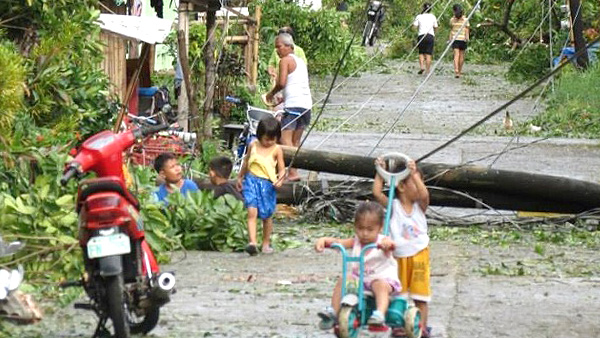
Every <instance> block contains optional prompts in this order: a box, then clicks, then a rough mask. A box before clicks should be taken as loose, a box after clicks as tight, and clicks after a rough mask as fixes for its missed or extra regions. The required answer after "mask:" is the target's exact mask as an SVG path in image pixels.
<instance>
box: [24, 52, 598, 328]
mask: <svg viewBox="0 0 600 338" xmlns="http://www.w3.org/2000/svg"><path fill="white" fill-rule="evenodd" d="M503 71H504V68H503V67H502V66H472V65H469V64H467V65H466V66H465V74H466V75H465V76H464V77H463V78H462V79H454V78H453V76H452V68H451V65H450V64H443V69H440V71H439V72H437V73H436V74H435V75H434V76H433V77H432V78H431V80H430V84H428V85H427V86H426V87H425V88H424V91H423V93H422V94H421V95H419V96H418V97H417V98H416V99H415V101H414V103H413V104H412V105H411V107H410V108H409V109H407V110H406V112H405V113H404V115H403V117H402V118H401V119H400V121H399V124H398V127H397V128H396V129H395V131H394V133H393V134H392V135H390V136H389V137H387V138H386V139H385V140H384V142H383V143H382V144H381V146H380V147H378V148H377V149H376V150H375V154H378V153H384V152H386V151H390V150H395V151H402V152H405V153H407V154H409V155H410V156H413V157H418V156H421V155H423V154H425V153H426V152H427V151H429V150H431V149H433V148H434V147H436V146H438V145H439V144H441V143H443V142H444V141H445V140H447V139H449V138H450V137H452V136H454V135H455V134H456V133H458V132H459V131H460V130H462V129H464V128H465V127H467V126H468V125H470V124H471V123H473V122H475V121H476V120H477V119H479V118H481V117H482V116H485V115H486V114H488V113H489V112H491V111H492V110H493V109H494V108H496V107H498V106H499V105H501V104H502V103H504V102H505V101H506V100H508V99H509V98H510V97H511V96H512V95H514V94H516V93H517V92H518V91H519V90H520V89H521V86H515V85H513V84H509V83H507V82H506V81H505V80H504V79H503V77H502V72H503ZM422 79H423V77H422V76H418V75H416V68H415V67H414V65H407V66H403V67H402V68H401V67H400V64H399V63H396V62H392V63H390V64H388V66H387V67H386V69H385V73H380V74H366V75H364V76H361V77H358V78H353V79H350V80H349V81H348V82H347V84H346V85H345V86H344V87H343V88H341V89H339V90H338V91H336V92H335V93H334V95H333V96H332V97H331V99H330V102H329V103H330V106H329V107H330V108H328V109H327V110H326V112H325V114H324V115H323V122H322V123H321V124H320V126H319V130H318V132H315V133H314V134H312V135H311V137H309V139H308V141H307V143H306V147H307V148H309V149H314V148H316V147H317V145H319V143H320V142H321V141H322V140H323V139H324V138H325V137H327V135H328V132H329V131H331V130H333V129H335V128H336V127H337V125H338V124H339V122H341V121H342V120H343V119H345V118H346V117H347V116H350V115H352V114H353V113H354V112H356V111H357V110H358V108H359V107H360V106H361V105H363V103H365V102H366V101H367V100H368V99H369V97H370V96H371V94H372V93H375V92H376V91H377V90H378V89H379V87H380V86H381V84H383V83H386V81H388V80H389V81H388V82H387V84H386V85H385V86H384V87H383V88H382V90H381V91H380V92H379V93H378V94H377V95H374V96H373V98H372V100H371V101H370V102H369V103H367V104H365V107H366V108H365V109H364V111H363V112H362V113H361V114H359V116H360V117H359V118H355V119H353V120H351V121H352V122H351V123H350V125H349V126H348V127H344V128H341V129H340V130H341V131H343V132H344V133H341V134H336V135H335V136H334V137H332V138H331V139H330V140H328V141H327V142H326V144H325V145H323V146H321V147H320V149H326V150H331V151H341V152H350V153H355V154H366V153H368V152H370V151H371V150H372V149H373V147H374V145H375V143H376V142H377V141H378V139H379V137H380V135H381V133H382V132H383V131H384V130H385V129H386V127H387V126H389V125H390V121H391V120H393V119H394V118H395V117H396V116H397V114H398V113H399V112H401V111H402V110H403V109H404V106H405V103H406V102H407V101H408V100H409V98H410V96H411V95H412V93H413V92H414V90H415V88H416V87H417V86H418V84H419V81H420V80H422ZM327 84H328V78H325V79H313V80H312V87H313V89H314V91H315V93H314V97H315V98H317V99H318V98H320V97H322V95H323V93H324V92H325V90H326V88H327V87H326V86H327ZM534 100H535V97H531V98H528V99H525V100H523V101H520V102H518V104H517V105H516V106H514V107H512V108H509V111H510V112H511V115H512V118H513V119H514V120H515V121H516V122H518V121H524V120H526V119H527V118H528V117H530V116H532V115H533V114H534V112H535V109H534V108H533V103H534ZM316 112H318V109H316ZM315 115H316V113H315ZM315 115H313V118H314V116H315ZM496 134H498V135H496ZM532 142H533V143H532ZM530 143H531V145H528V144H530ZM526 145H528V146H526ZM507 146H508V147H512V146H524V147H519V148H518V149H515V150H514V151H511V152H509V153H508V154H506V155H504V156H502V157H498V158H496V157H490V158H486V159H483V160H479V161H476V162H475V163H478V164H484V165H492V164H493V165H494V167H496V168H499V169H509V170H522V171H528V172H537V173H544V174H552V175H560V176H568V177H572V178H578V179H584V180H588V181H592V182H598V181H600V173H599V172H598V170H597V168H598V166H599V165H600V147H598V142H597V141H595V140H594V141H589V140H562V139H551V140H544V141H540V140H539V139H537V138H535V137H530V138H514V139H513V138H512V137H511V135H510V133H509V134H506V133H505V132H504V130H503V127H502V116H497V117H495V118H493V119H492V120H490V121H489V122H488V123H486V124H485V126H484V127H483V128H481V129H479V130H478V131H477V132H476V133H475V134H472V135H470V136H469V137H466V138H464V139H462V140H461V141H460V142H458V143H457V144H455V145H453V146H452V147H450V148H448V149H446V150H444V151H442V152H440V153H439V154H436V155H435V156H434V157H432V158H431V159H430V161H431V162H443V163H465V162H467V161H471V160H477V159H479V158H481V157H485V156H487V155H490V154H491V153H495V152H502V151H503V150H504V149H506V147H507ZM278 226H279V227H281V226H282V225H281V222H276V227H278ZM313 236H314V234H311V233H308V232H307V233H302V232H301V233H300V238H301V239H302V241H303V242H304V243H305V245H304V246H302V247H300V248H295V249H289V250H285V251H282V252H276V253H274V254H272V255H259V256H257V257H249V256H247V255H246V254H243V253H218V252H187V253H186V254H185V255H184V254H183V253H181V252H178V253H175V254H174V257H173V261H172V263H171V264H169V265H168V266H165V267H164V269H165V270H174V271H175V272H176V274H177V278H178V282H177V288H178V292H177V294H175V295H174V296H173V299H172V301H171V302H170V303H169V304H168V305H166V306H165V307H164V308H163V311H162V314H161V319H160V322H159V325H158V327H157V328H156V329H155V330H154V331H153V332H152V333H151V335H150V336H151V337H239V338H242V337H333V335H332V334H331V333H326V332H321V331H319V330H318V328H317V326H316V324H317V316H316V313H317V312H318V311H320V310H322V309H323V308H324V306H326V305H327V304H328V302H329V296H330V293H331V290H332V288H333V285H334V281H335V277H336V276H337V275H338V274H339V273H340V271H341V267H340V261H341V259H340V256H339V254H337V253H335V252H332V251H329V252H325V253H323V254H316V253H314V251H313V250H312V249H311V248H310V243H312V241H313V240H314V237H313ZM431 250H432V286H433V292H434V298H433V301H432V303H431V312H430V325H431V326H432V327H433V337H437V338H442V337H443V338H463V337H469V338H470V337H515V338H517V337H518V338H527V337H532V338H534V337H535V338H538V337H552V338H554V337H569V338H577V337H582V338H583V337H585V338H589V337H600V321H599V320H598V318H600V306H598V304H600V255H599V254H598V253H597V252H596V251H594V250H587V249H584V248H578V249H576V250H575V249H573V247H559V246H557V247H553V248H552V250H551V251H550V252H547V253H546V254H545V255H544V256H543V257H540V255H538V254H536V253H535V252H534V249H533V248H532V247H531V245H516V244H515V245H508V246H484V245H481V244H477V243H473V242H471V241H469V240H464V239H462V240H461V239H444V240H434V241H432V244H431ZM498 266H500V267H501V268H502V269H505V270H508V271H512V270H514V269H517V270H519V269H522V270H524V271H525V273H524V275H523V276H518V274H516V275H517V276H515V274H510V273H509V274H508V275H503V274H490V273H486V271H488V272H489V270H490V269H493V268H494V267H498ZM573 266H578V267H581V269H585V268H588V270H587V272H585V273H582V272H581V269H580V270H577V271H579V272H573V271H572V270H571V269H570V268H572V267H573ZM93 327H94V318H93V316H91V314H89V313H86V312H84V311H82V310H78V311H75V310H73V309H72V308H71V307H66V308H63V309H58V310H57V311H56V312H54V313H53V314H50V315H48V316H47V317H46V318H45V319H44V321H43V322H42V323H40V324H38V325H36V326H30V327H26V328H23V331H22V333H21V334H20V335H19V336H21V337H86V336H91V333H92V332H93Z"/></svg>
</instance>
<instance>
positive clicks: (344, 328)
mask: <svg viewBox="0 0 600 338" xmlns="http://www.w3.org/2000/svg"><path fill="white" fill-rule="evenodd" d="M338 323H339V326H338V337H339V338H356V337H358V331H359V328H360V320H359V318H358V309H357V308H356V306H346V305H342V309H341V310H340V314H339V316H338Z"/></svg>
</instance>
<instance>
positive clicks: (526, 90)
mask: <svg viewBox="0 0 600 338" xmlns="http://www.w3.org/2000/svg"><path fill="white" fill-rule="evenodd" d="M598 41H600V38H596V39H594V40H593V41H592V42H590V43H589V44H588V45H586V46H585V48H582V49H581V50H579V51H578V52H577V53H575V54H574V55H572V56H571V57H570V58H568V62H564V63H562V64H560V65H559V66H558V67H556V68H554V69H553V70H551V71H550V72H548V73H546V74H545V75H544V76H542V77H541V78H540V79H539V80H537V81H536V82H535V83H534V84H532V85H531V86H529V87H527V88H526V89H525V90H523V91H522V92H520V93H519V94H517V95H516V96H515V97H513V98H512V99H511V100H510V101H508V102H506V103H505V104H503V105H501V106H500V107H498V108H496V109H495V110H494V111H492V112H491V113H489V114H488V115H486V116H485V117H483V118H482V119H480V120H479V121H477V122H476V123H474V124H473V125H471V126H470V127H468V128H467V129H465V130H463V131H462V132H460V134H458V135H456V136H455V137H453V138H452V139H450V140H449V141H447V142H445V143H444V144H442V145H440V146H439V147H437V148H435V149H433V150H432V151H430V152H428V153H427V154H425V155H423V156H421V157H420V158H419V159H418V160H417V162H420V161H423V160H424V159H426V158H428V157H430V156H431V155H433V154H435V153H436V152H438V151H440V150H442V149H444V148H446V147H447V146H449V145H450V144H452V143H454V142H455V141H456V140H458V139H459V138H461V137H462V136H464V135H465V134H467V133H468V132H470V131H471V130H473V129H475V128H476V127H478V126H479V125H481V124H482V123H484V122H485V121H487V120H489V119H490V118H491V117H493V116H494V115H496V114H498V113H499V112H501V111H503V110H504V109H506V108H507V107H509V106H510V105H512V104H513V103H515V102H516V101H518V100H520V99H521V98H522V97H523V96H525V95H526V94H527V93H529V92H530V91H531V90H533V89H534V88H536V87H537V86H539V85H540V84H541V83H542V82H544V81H545V80H547V79H548V78H550V77H551V76H553V75H554V74H556V73H558V72H560V71H561V70H562V69H563V67H565V65H567V64H568V63H570V62H571V61H572V60H575V59H577V58H578V57H579V56H581V55H582V54H583V53H587V50H588V48H589V47H590V46H591V45H592V44H594V43H596V42H598Z"/></svg>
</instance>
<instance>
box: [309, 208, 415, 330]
mask: <svg viewBox="0 0 600 338" xmlns="http://www.w3.org/2000/svg"><path fill="white" fill-rule="evenodd" d="M384 218H385V210H384V209H383V207H381V206H380V205H379V204H377V203H375V202H363V203H361V204H360V205H359V207H358V208H357V210H356V214H355V218H354V230H355V236H354V237H352V238H345V239H340V238H332V237H322V238H319V239H318V240H317V241H316V243H315V250H316V251H317V252H322V251H323V249H324V248H326V247H332V248H336V249H339V250H340V251H341V253H342V256H343V260H344V261H343V270H342V276H341V278H340V279H339V280H338V282H337V284H336V286H335V288H334V291H333V296H332V299H331V307H332V308H331V309H329V310H328V311H326V312H323V313H319V316H320V317H321V323H320V324H319V326H320V328H321V329H331V328H333V327H335V332H336V334H337V335H338V337H343V338H346V337H356V336H357V335H358V332H359V330H360V328H361V326H364V325H365V324H367V325H369V329H371V330H375V331H380V330H387V329H388V325H389V326H390V327H392V328H393V327H402V328H405V327H408V328H412V327H413V326H416V328H417V331H419V332H418V334H420V329H419V328H418V321H419V318H418V311H416V309H414V308H413V309H412V310H411V311H408V310H409V308H408V303H407V302H406V300H405V299H402V298H394V299H393V300H392V302H390V299H391V298H392V295H394V294H395V293H399V291H400V290H401V286H400V281H399V279H398V266H397V263H396V260H395V259H394V258H393V255H392V252H393V250H394V248H395V245H394V242H393V241H392V240H391V238H389V237H387V236H384V235H382V234H381V232H382V230H383V229H384ZM346 249H351V250H352V251H351V252H352V253H351V255H347V254H346ZM348 262H349V263H350V264H351V270H350V271H349V272H347V271H346V270H347V263H348ZM347 280H348V281H351V283H350V286H349V285H348V283H347ZM351 284H354V285H355V286H354V287H352V286H351ZM373 297H374V298H373ZM390 306H391V307H392V308H390V311H388V308H389V307H390ZM408 312H410V315H412V318H407V317H406V316H405V315H406V314H408ZM367 318H368V319H367ZM407 320H408V321H410V325H408V326H407V325H405V324H406V322H407Z"/></svg>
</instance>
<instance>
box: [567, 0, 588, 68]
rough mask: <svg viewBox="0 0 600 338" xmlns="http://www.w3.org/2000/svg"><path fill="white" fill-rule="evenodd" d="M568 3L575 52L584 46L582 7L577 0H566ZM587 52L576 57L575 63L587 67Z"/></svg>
mask: <svg viewBox="0 0 600 338" xmlns="http://www.w3.org/2000/svg"><path fill="white" fill-rule="evenodd" d="M567 3H568V5H569V15H570V17H571V29H572V32H573V40H574V41H572V42H574V43H575V53H577V52H579V51H580V50H582V49H584V48H585V39H584V38H583V21H582V20H581V18H582V17H583V14H582V12H583V8H582V6H581V1H579V0H567ZM588 61H589V60H588V53H583V54H581V55H580V56H579V57H578V58H577V64H578V65H579V67H581V68H587V65H588Z"/></svg>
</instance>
